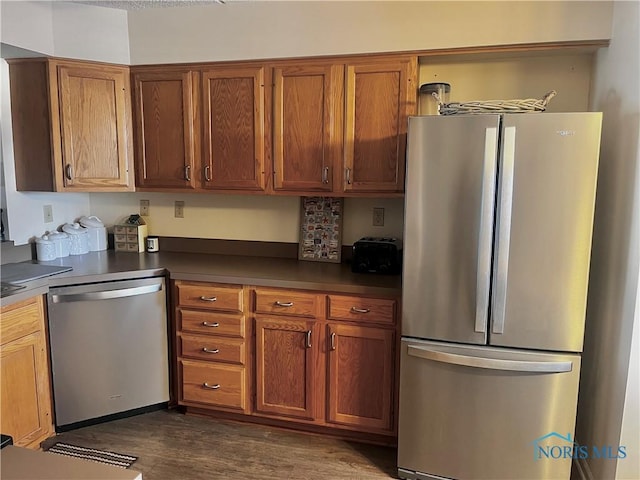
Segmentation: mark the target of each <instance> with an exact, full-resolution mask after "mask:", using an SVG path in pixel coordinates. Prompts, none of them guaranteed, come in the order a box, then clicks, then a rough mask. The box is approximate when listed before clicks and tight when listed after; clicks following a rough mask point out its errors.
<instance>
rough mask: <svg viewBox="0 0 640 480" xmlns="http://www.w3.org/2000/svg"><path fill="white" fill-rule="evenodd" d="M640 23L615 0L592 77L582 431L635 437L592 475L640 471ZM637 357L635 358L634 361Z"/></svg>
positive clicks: (587, 440) (583, 436)
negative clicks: (608, 37)
mask: <svg viewBox="0 0 640 480" xmlns="http://www.w3.org/2000/svg"><path fill="white" fill-rule="evenodd" d="M639 31H640V3H638V2H616V8H615V16H614V23H613V39H612V41H611V45H610V47H609V48H608V49H607V50H603V51H601V52H600V53H599V54H598V56H597V58H596V75H595V76H594V85H593V91H594V99H593V105H594V107H595V109H599V110H602V112H603V128H602V148H601V154H600V168H599V175H598V190H597V199H596V212H595V224H594V235H593V251H592V260H591V275H590V285H589V297H588V303H587V320H586V332H585V344H584V353H583V362H582V374H581V377H580V396H579V401H578V421H577V428H576V439H577V441H578V442H579V443H580V444H582V445H587V446H589V448H590V447H591V446H592V445H596V446H598V447H601V446H603V445H612V446H613V447H614V448H615V447H616V446H617V445H620V444H623V445H624V443H623V442H628V443H627V444H626V446H627V453H628V457H627V458H625V459H620V460H617V461H616V460H612V459H596V458H590V459H588V460H587V462H585V463H586V465H585V468H587V469H588V470H590V471H591V475H592V477H589V476H587V477H586V478H594V479H601V478H602V479H604V478H607V479H614V478H619V479H623V478H624V479H638V478H640V456H639V455H640V442H639V434H638V432H639V430H640V426H639V425H638V423H637V422H638V408H639V405H638V401H637V391H638V382H639V381H640V379H639V378H638V376H637V373H638V370H639V367H638V364H637V361H638V355H639V354H638V351H637V348H638V343H637V336H638V333H637V330H638V329H639V328H640V325H639V324H638V315H637V313H636V311H635V309H636V308H637V305H638V303H637V302H638V292H639V291H638V277H639V261H640V258H639V257H640V205H639V202H638V196H639V195H640V179H639V178H640V177H639V170H640V58H639V57H638V49H637V46H638V45H640V32H639ZM632 46H635V48H634V47H632ZM634 332H635V333H634ZM634 335H635V338H636V342H635V347H634V348H635V350H634V351H633V352H632V343H631V340H632V338H633V337H634ZM630 358H631V359H633V361H634V362H636V363H635V364H633V365H631V367H630ZM634 392H635V394H634ZM634 395H635V397H634ZM623 419H624V420H625V421H626V422H630V423H625V424H624V425H623ZM623 433H624V436H623V435H622V434H623Z"/></svg>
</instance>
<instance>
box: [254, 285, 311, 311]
mask: <svg viewBox="0 0 640 480" xmlns="http://www.w3.org/2000/svg"><path fill="white" fill-rule="evenodd" d="M318 309H319V302H318V295H317V294H315V293H311V292H301V291H298V290H286V289H275V288H274V289H267V288H257V289H256V290H255V311H256V312H257V313H268V314H271V315H290V316H296V317H309V318H314V317H316V316H317V315H318Z"/></svg>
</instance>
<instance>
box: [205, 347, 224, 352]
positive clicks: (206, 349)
mask: <svg viewBox="0 0 640 480" xmlns="http://www.w3.org/2000/svg"><path fill="white" fill-rule="evenodd" d="M202 351H203V352H205V353H220V350H219V349H217V348H214V349H213V350H209V349H208V348H207V347H202Z"/></svg>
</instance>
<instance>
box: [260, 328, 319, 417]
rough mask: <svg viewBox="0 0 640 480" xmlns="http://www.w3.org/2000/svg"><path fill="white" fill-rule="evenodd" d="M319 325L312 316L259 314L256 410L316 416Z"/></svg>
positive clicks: (292, 415)
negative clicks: (308, 317)
mask: <svg viewBox="0 0 640 480" xmlns="http://www.w3.org/2000/svg"><path fill="white" fill-rule="evenodd" d="M317 336H318V335H317V328H316V326H315V325H314V322H313V321H310V320H289V319H273V318H265V317H263V318H256V387H257V391H256V410H257V411H258V412H260V413H269V414H273V415H281V416H286V417H296V418H304V419H308V420H312V419H314V417H315V415H314V411H315V410H314V408H315V401H316V398H315V397H316V381H315V380H316V379H315V378H314V372H315V371H316V369H315V367H314V364H315V356H316V355H315V353H314V352H316V351H317V350H318V345H317V343H318V342H317V340H318V338H317Z"/></svg>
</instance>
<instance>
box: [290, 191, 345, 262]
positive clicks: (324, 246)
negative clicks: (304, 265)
mask: <svg viewBox="0 0 640 480" xmlns="http://www.w3.org/2000/svg"><path fill="white" fill-rule="evenodd" d="M300 211H301V215H300V242H299V250H298V259H300V260H310V261H314V262H333V263H340V253H341V252H340V251H341V248H342V211H343V203H342V198H333V197H302V205H301V208H300Z"/></svg>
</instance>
